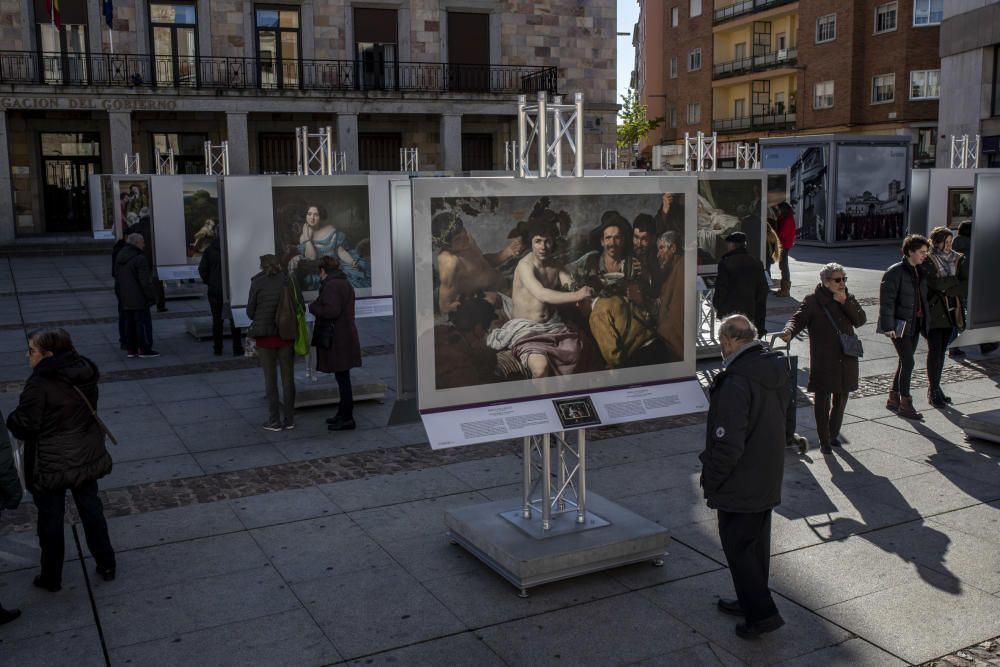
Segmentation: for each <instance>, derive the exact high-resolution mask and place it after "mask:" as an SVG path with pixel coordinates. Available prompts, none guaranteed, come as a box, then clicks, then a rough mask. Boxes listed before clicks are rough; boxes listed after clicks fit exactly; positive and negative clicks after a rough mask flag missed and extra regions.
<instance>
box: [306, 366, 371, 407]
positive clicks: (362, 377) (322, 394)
mask: <svg viewBox="0 0 1000 667" xmlns="http://www.w3.org/2000/svg"><path fill="white" fill-rule="evenodd" d="M385 389H386V387H385V383H383V382H380V381H379V380H378V378H377V377H376V376H375V375H374V374H372V373H365V372H364V371H362V370H361V369H355V370H354V371H353V372H352V373H351V390H352V393H353V394H354V401H355V402H358V401H381V400H383V399H385ZM339 402H340V390H339V389H338V388H337V381H336V378H334V376H333V375H332V374H329V373H317V374H316V379H315V380H312V379H310V378H309V377H308V376H307V375H306V373H305V370H304V369H302V368H301V367H300V368H298V369H296V372H295V407H296V408H306V407H310V406H313V405H330V404H332V403H339Z"/></svg>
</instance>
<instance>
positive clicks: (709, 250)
mask: <svg viewBox="0 0 1000 667" xmlns="http://www.w3.org/2000/svg"><path fill="white" fill-rule="evenodd" d="M697 177H698V208H697V214H698V218H697V220H698V222H697V245H698V247H697V263H698V273H709V274H711V273H716V272H717V271H718V265H719V260H720V259H721V258H722V256H723V255H725V254H726V252H727V246H726V241H725V239H726V237H727V236H729V235H730V234H731V233H733V232H743V233H744V234H746V235H747V248H748V249H749V251H750V254H752V255H753V256H754V257H756V258H757V259H759V260H761V261H763V260H764V252H765V248H766V243H767V237H766V234H765V233H764V225H765V224H766V222H767V202H768V199H767V193H768V187H769V185H768V179H769V176H768V174H766V173H764V172H762V171H759V170H749V169H748V170H730V171H725V170H723V171H705V172H699V173H698V174H697ZM669 209H670V204H669V201H668V200H667V197H666V195H665V196H664V200H663V206H662V208H661V209H660V210H659V211H657V217H661V216H662V217H667V218H669V217H670V215H671V213H670V210H669Z"/></svg>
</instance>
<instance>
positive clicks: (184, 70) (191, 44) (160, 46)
mask: <svg viewBox="0 0 1000 667" xmlns="http://www.w3.org/2000/svg"><path fill="white" fill-rule="evenodd" d="M149 25H150V28H151V30H150V34H151V35H152V39H153V78H154V79H155V81H156V83H158V84H160V85H167V86H194V85H197V76H198V68H197V66H196V62H197V58H198V38H197V34H198V28H197V26H198V17H197V15H196V12H195V6H194V4H181V3H171V4H167V3H159V2H156V3H152V4H150V5H149Z"/></svg>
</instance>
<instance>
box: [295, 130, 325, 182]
mask: <svg viewBox="0 0 1000 667" xmlns="http://www.w3.org/2000/svg"><path fill="white" fill-rule="evenodd" d="M333 136H334V135H333V128H332V127H329V126H327V127H321V128H319V132H316V133H314V134H310V132H309V128H308V127H306V126H304V125H303V126H302V127H297V128H295V164H296V171H297V173H298V175H299V176H316V175H318V176H330V175H332V174H333V171H334V169H333V147H332V144H331V140H332V138H333Z"/></svg>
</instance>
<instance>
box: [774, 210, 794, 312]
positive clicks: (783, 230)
mask: <svg viewBox="0 0 1000 667" xmlns="http://www.w3.org/2000/svg"><path fill="white" fill-rule="evenodd" d="M778 240H779V241H781V257H779V258H778V268H779V269H781V289H779V290H778V293H777V296H789V290H790V289H791V288H792V275H791V273H790V272H789V270H788V252H789V251H790V250H791V249H792V246H794V245H795V215H794V214H793V213H792V207H791V206H789V205H788V202H786V201H783V202H781V203H780V204H778Z"/></svg>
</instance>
